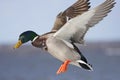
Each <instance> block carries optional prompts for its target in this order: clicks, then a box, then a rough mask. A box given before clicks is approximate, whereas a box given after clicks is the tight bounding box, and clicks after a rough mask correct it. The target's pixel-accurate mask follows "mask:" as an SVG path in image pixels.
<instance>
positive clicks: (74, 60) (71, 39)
mask: <svg viewBox="0 0 120 80" xmlns="http://www.w3.org/2000/svg"><path fill="white" fill-rule="evenodd" d="M89 4H90V2H89V0H78V1H77V2H75V3H74V4H73V5H72V6H70V7H69V8H68V9H66V10H65V11H64V12H60V13H59V14H58V15H57V17H56V21H55V24H54V27H53V28H52V30H51V32H48V33H45V34H43V35H41V36H39V35H38V34H36V33H35V32H33V31H26V32H23V33H22V34H21V35H20V36H19V41H18V43H17V44H16V45H15V46H14V48H19V47H20V46H21V45H22V44H23V43H26V42H28V41H30V40H31V41H32V45H33V46H35V47H38V48H42V49H45V50H46V51H48V52H49V53H50V54H51V55H52V56H54V57H55V58H57V59H59V60H60V61H62V62H63V64H62V65H61V66H60V68H59V69H58V71H57V74H60V73H63V72H65V71H66V70H67V66H68V64H72V65H75V66H78V67H82V68H84V69H86V70H89V71H91V70H93V68H92V66H91V65H90V64H88V62H87V60H86V58H85V57H84V56H83V54H82V53H81V52H80V50H79V49H78V48H77V47H76V45H75V43H79V44H82V43H84V36H85V34H86V32H87V31H88V30H89V28H91V27H92V26H94V25H95V24H97V23H98V22H99V21H101V20H102V19H103V18H104V17H105V16H107V14H108V13H109V12H110V11H111V9H112V8H113V7H114V4H115V0H106V1H105V2H103V3H102V4H100V5H99V6H97V7H95V8H93V9H91V10H89V8H90V6H89Z"/></svg>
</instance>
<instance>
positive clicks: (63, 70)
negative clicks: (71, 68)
mask: <svg viewBox="0 0 120 80" xmlns="http://www.w3.org/2000/svg"><path fill="white" fill-rule="evenodd" d="M69 63H70V60H66V61H64V63H63V64H62V65H61V66H60V68H59V69H58V71H57V74H60V73H63V72H65V71H67V66H68V64H69Z"/></svg>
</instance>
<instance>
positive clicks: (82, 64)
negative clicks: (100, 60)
mask: <svg viewBox="0 0 120 80" xmlns="http://www.w3.org/2000/svg"><path fill="white" fill-rule="evenodd" d="M76 62H78V63H79V65H80V66H81V67H82V68H84V69H86V70H90V71H93V68H92V66H91V65H90V64H88V63H86V62H84V61H82V60H77V61H76Z"/></svg>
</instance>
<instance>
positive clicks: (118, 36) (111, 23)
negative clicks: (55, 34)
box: [0, 0, 120, 43]
mask: <svg viewBox="0 0 120 80" xmlns="http://www.w3.org/2000/svg"><path fill="white" fill-rule="evenodd" d="M75 1H76V0H0V43H15V42H17V40H18V36H19V34H20V33H22V32H24V31H27V30H33V31H35V32H36V33H38V34H43V33H45V32H48V31H50V30H51V28H52V26H53V24H54V21H55V17H56V15H57V14H58V13H59V12H60V11H64V10H65V9H66V8H68V7H69V6H70V5H71V4H73V3H74V2H75ZM104 1H105V0H90V2H91V6H92V7H91V8H93V7H95V6H97V5H99V4H100V3H102V2H104ZM116 2H117V4H116V5H115V7H114V8H113V9H112V12H111V13H109V15H108V16H107V17H105V18H104V20H102V21H101V22H100V23H99V24H97V25H96V26H95V27H93V28H91V29H90V30H89V31H88V32H87V34H86V36H85V40H86V41H88V42H89V41H119V40H120V26H119V23H120V5H119V4H120V1H119V0H116Z"/></svg>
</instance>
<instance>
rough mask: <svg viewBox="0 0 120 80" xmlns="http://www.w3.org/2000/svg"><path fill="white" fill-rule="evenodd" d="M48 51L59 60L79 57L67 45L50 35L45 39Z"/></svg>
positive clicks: (72, 59) (74, 59) (73, 59)
mask: <svg viewBox="0 0 120 80" xmlns="http://www.w3.org/2000/svg"><path fill="white" fill-rule="evenodd" d="M46 45H47V48H48V52H49V53H50V54H51V55H52V56H54V57H55V58H57V59H59V60H60V61H63V62H64V61H65V60H71V61H76V60H78V59H80V55H79V54H78V53H77V52H76V51H74V50H73V49H71V48H70V47H68V46H67V45H66V44H65V43H64V42H63V41H62V40H59V39H56V38H55V37H51V38H49V39H48V40H47V41H46Z"/></svg>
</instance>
